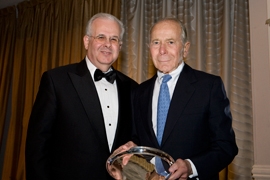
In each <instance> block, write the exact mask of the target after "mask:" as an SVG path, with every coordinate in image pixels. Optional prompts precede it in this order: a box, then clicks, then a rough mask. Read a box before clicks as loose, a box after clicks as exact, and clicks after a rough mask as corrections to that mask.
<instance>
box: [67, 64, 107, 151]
mask: <svg viewBox="0 0 270 180" xmlns="http://www.w3.org/2000/svg"><path fill="white" fill-rule="evenodd" d="M77 71H78V73H69V76H70V78H71V81H72V83H73V84H74V87H75V89H76V91H77V93H78V96H79V97H80V100H81V102H82V104H83V107H84V109H85V112H86V114H87V116H88V119H89V122H90V124H91V127H93V130H94V131H95V134H97V138H99V139H100V143H101V144H102V145H103V146H104V148H106V149H108V151H109V147H108V143H107V137H106V130H105V125H104V120H103V115H102V110H101V105H100V101H99V98H98V94H97V91H96V87H95V85H94V82H93V80H92V77H91V74H90V72H89V70H88V68H87V65H86V62H85V60H83V61H81V62H80V63H79V64H78V66H77Z"/></svg>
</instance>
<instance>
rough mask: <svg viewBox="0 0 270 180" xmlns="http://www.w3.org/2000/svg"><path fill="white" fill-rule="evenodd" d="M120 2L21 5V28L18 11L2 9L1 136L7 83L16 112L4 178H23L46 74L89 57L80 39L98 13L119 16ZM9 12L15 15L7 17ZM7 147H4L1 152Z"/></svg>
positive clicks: (55, 0)
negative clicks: (29, 133) (30, 130)
mask: <svg viewBox="0 0 270 180" xmlns="http://www.w3.org/2000/svg"><path fill="white" fill-rule="evenodd" d="M120 2H121V1H120V0H30V1H24V2H22V3H20V4H18V6H17V9H18V18H17V24H15V23H16V13H15V8H13V9H12V10H11V9H3V10H1V14H0V15H1V19H0V23H1V27H0V32H1V54H0V57H1V58H2V59H1V94H0V95H1V98H0V99H1V101H0V102H1V120H0V124H1V134H3V133H2V132H3V131H4V128H3V127H4V124H5V123H6V122H9V121H4V119H5V118H4V117H5V114H6V112H7V104H8V103H7V97H8V95H7V94H8V92H10V89H9V86H10V85H9V83H10V82H11V83H12V98H11V99H12V101H11V103H12V104H11V112H12V114H11V118H10V122H9V128H8V129H7V132H8V133H7V139H6V143H5V144H4V143H3V142H4V141H1V145H2V146H1V151H2V150H3V151H4V162H3V169H2V179H3V180H6V179H14V180H15V179H17V180H23V179H25V169H24V151H25V139H26V131H27V126H28V120H29V117H30V113H31V109H32V105H33V102H34V100H35V96H36V93H37V91H38V86H39V82H40V78H41V75H42V73H43V72H44V71H46V70H48V69H51V68H54V67H57V66H60V65H65V64H70V63H74V62H79V61H81V60H82V59H83V58H84V56H85V50H84V46H83V41H82V38H83V35H84V34H85V26H86V23H87V21H88V20H89V19H90V18H91V16H92V15H94V14H96V13H98V12H106V13H111V14H113V15H115V16H116V17H118V18H120V10H121V9H120V8H121V5H120ZM7 11H8V12H7ZM9 11H12V12H9ZM13 11H14V12H13ZM7 13H12V14H11V15H5V14H7ZM6 16H8V17H7V18H5V17H6ZM2 24H3V25H2ZM15 26H17V27H16V28H15ZM15 29H16V30H17V32H16V35H15V32H14V31H15ZM4 40H5V41H4ZM14 44H15V45H14ZM13 61H14V63H13ZM12 66H13V71H12ZM2 69H3V70H2ZM11 72H13V74H11ZM11 76H13V78H12V81H10V80H11ZM2 82H3V83H2ZM2 86H3V87H2ZM2 97H3V98H2ZM2 112H3V114H2ZM2 117H3V118H2ZM1 139H2V138H1ZM3 144H4V146H5V149H3V148H2V147H3Z"/></svg>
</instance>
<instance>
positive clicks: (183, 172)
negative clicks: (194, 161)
mask: <svg viewBox="0 0 270 180" xmlns="http://www.w3.org/2000/svg"><path fill="white" fill-rule="evenodd" d="M169 171H170V172H171V173H172V175H171V176H170V178H169V180H173V179H179V180H185V179H188V176H190V175H191V174H192V169H191V165H190V163H189V161H187V160H183V159H177V160H176V162H175V163H174V164H173V165H172V166H171V167H170V168H169Z"/></svg>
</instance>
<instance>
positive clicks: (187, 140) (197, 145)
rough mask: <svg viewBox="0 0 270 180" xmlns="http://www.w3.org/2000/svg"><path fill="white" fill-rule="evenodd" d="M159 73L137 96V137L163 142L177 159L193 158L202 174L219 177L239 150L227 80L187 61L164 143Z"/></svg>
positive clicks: (155, 144)
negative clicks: (156, 124)
mask: <svg viewBox="0 0 270 180" xmlns="http://www.w3.org/2000/svg"><path fill="white" fill-rule="evenodd" d="M156 78H157V75H155V76H154V77H152V78H151V79H149V80H147V81H146V82H144V83H142V84H141V85H139V87H138V88H136V90H135V92H134V98H133V119H134V122H133V123H134V126H133V127H134V128H133V141H134V142H135V143H136V144H138V145H141V146H150V147H154V148H158V149H161V150H163V151H164V152H167V153H168V154H170V155H171V156H172V157H173V159H175V160H176V159H178V158H181V159H190V160H191V161H192V162H193V163H194V165H195V167H196V169H197V171H198V175H199V179H200V180H211V179H213V180H214V179H218V172H219V171H221V170H222V169H223V168H225V167H226V166H227V165H228V164H230V162H231V161H232V160H233V158H234V157H235V155H236V154H237V152H238V149H237V146H236V142H235V135H234V131H233V129H232V117H231V112H230V106H229V100H228V98H227V96H226V93H225V89H224V86H223V83H222V80H221V78H220V77H218V76H214V75H210V74H207V73H204V72H201V71H197V70H194V69H192V68H191V67H190V66H188V65H187V64H185V65H184V68H183V70H182V72H181V74H180V76H179V79H178V81H177V83H176V87H175V90H174V93H173V96H172V99H171V103H170V107H169V111H168V116H167V120H166V125H165V129H164V133H163V139H162V143H161V145H160V146H159V145H158V142H157V139H156V136H155V133H154V130H153V128H152V96H153V89H154V84H155V81H156Z"/></svg>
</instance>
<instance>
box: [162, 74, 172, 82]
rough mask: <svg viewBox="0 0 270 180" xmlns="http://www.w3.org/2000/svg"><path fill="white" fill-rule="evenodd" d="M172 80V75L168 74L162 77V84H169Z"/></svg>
mask: <svg viewBox="0 0 270 180" xmlns="http://www.w3.org/2000/svg"><path fill="white" fill-rule="evenodd" d="M171 78H172V76H171V75H169V74H166V75H164V76H163V77H162V83H167V82H168V81H169V80H170V79H171Z"/></svg>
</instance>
